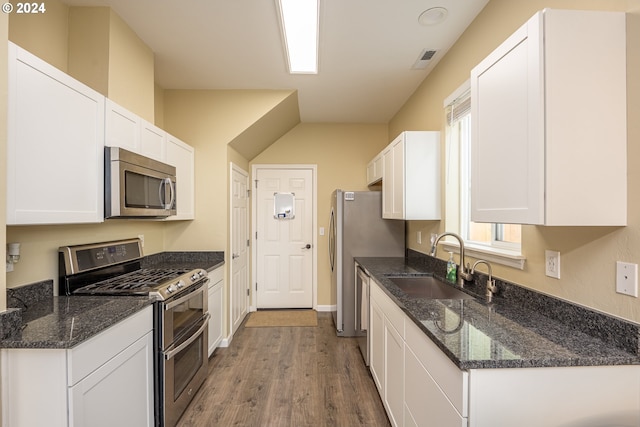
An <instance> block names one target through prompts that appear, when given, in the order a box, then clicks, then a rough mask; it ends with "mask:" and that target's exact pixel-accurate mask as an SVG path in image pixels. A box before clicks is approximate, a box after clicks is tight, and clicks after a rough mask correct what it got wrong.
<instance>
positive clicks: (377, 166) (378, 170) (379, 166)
mask: <svg viewBox="0 0 640 427" xmlns="http://www.w3.org/2000/svg"><path fill="white" fill-rule="evenodd" d="M383 171H384V164H383V158H382V153H378V155H377V156H376V157H374V158H373V160H371V161H370V162H369V164H368V165H367V185H374V184H377V183H378V182H380V181H381V180H382V173H383Z"/></svg>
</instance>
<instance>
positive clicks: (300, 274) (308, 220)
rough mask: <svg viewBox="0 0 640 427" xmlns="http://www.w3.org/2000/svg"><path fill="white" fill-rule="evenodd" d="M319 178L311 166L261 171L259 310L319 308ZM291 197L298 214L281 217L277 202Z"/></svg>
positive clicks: (258, 199)
mask: <svg viewBox="0 0 640 427" xmlns="http://www.w3.org/2000/svg"><path fill="white" fill-rule="evenodd" d="M313 177H314V173H313V169H312V168H310V167H309V168H293V167H292V168H290V169H289V168H286V167H283V168H282V169H271V168H264V169H261V168H260V167H257V168H256V169H255V179H256V185H257V188H256V189H255V191H256V198H255V203H256V206H255V210H256V212H255V215H256V216H255V218H256V232H257V235H256V246H257V247H256V289H257V292H256V307H257V308H312V307H313V303H314V298H313V259H314V257H313V253H314V251H313V243H314V242H313V227H314V225H313V219H314V212H315V206H314V199H315V195H314V182H313ZM289 193H292V195H293V196H292V207H293V212H291V214H292V215H290V216H287V214H285V215H281V216H280V217H279V218H278V217H277V216H278V215H277V213H276V212H275V206H276V203H275V200H276V197H278V198H283V199H285V200H286V199H287V196H286V195H287V194H289ZM276 195H278V196H276Z"/></svg>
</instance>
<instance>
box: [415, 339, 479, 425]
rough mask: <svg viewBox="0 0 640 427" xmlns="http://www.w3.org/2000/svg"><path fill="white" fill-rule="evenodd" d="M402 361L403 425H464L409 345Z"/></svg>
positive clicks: (462, 419) (463, 421)
mask: <svg viewBox="0 0 640 427" xmlns="http://www.w3.org/2000/svg"><path fill="white" fill-rule="evenodd" d="M404 358H405V359H404V360H405V363H404V367H405V384H404V390H405V393H404V396H405V423H406V422H407V421H409V424H410V423H411V422H413V423H414V424H415V425H418V426H422V427H441V426H450V427H453V426H458V427H463V426H466V425H467V419H466V418H464V417H462V416H461V415H460V414H459V413H458V411H456V409H455V408H454V406H453V405H452V404H451V402H450V401H449V399H447V397H446V395H445V394H444V392H443V391H442V390H441V389H440V387H438V384H437V383H436V382H435V381H434V379H433V378H432V377H431V375H429V372H428V371H427V370H426V369H425V367H424V366H423V365H422V364H421V363H420V361H419V360H418V358H417V357H416V355H415V354H414V353H413V351H412V350H411V348H410V347H409V344H408V343H407V346H406V347H405V352H404Z"/></svg>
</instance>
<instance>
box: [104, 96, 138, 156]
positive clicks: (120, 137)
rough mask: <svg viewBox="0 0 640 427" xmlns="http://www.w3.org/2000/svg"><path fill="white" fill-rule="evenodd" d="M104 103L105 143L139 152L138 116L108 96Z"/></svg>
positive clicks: (109, 145) (108, 145)
mask: <svg viewBox="0 0 640 427" xmlns="http://www.w3.org/2000/svg"><path fill="white" fill-rule="evenodd" d="M105 105H106V109H105V116H106V117H105V145H106V146H107V147H120V148H124V149H125V150H129V151H133V152H134V153H139V149H140V126H141V121H142V120H141V119H140V117H138V116H137V115H136V114H134V113H132V112H131V111H129V110H127V109H126V108H124V107H122V106H120V105H118V104H116V103H115V102H113V101H112V100H110V99H108V98H107V100H106V102H105ZM140 154H142V153H140Z"/></svg>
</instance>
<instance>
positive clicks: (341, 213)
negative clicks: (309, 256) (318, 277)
mask: <svg viewBox="0 0 640 427" xmlns="http://www.w3.org/2000/svg"><path fill="white" fill-rule="evenodd" d="M404 243H405V222H404V221H401V220H393V219H382V193H381V192H380V191H343V190H335V191H334V192H333V194H332V202H331V218H330V221H329V264H330V267H331V273H332V274H331V298H332V301H336V310H335V311H333V313H332V314H333V322H334V324H335V326H336V331H337V334H338V336H344V337H353V336H358V333H356V328H355V325H356V319H355V318H356V315H357V314H356V313H357V310H356V307H355V305H356V301H355V261H354V257H374V256H376V257H377V256H384V257H402V256H404V251H405V247H404V246H405V245H404Z"/></svg>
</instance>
